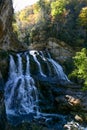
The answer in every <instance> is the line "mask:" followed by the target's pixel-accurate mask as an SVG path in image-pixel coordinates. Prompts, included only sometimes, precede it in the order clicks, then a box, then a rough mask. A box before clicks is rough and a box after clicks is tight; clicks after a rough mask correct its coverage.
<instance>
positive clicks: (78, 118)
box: [75, 115, 83, 122]
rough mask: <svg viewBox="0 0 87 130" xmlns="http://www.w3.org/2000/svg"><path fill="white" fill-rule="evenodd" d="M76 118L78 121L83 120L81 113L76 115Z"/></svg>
mask: <svg viewBox="0 0 87 130" xmlns="http://www.w3.org/2000/svg"><path fill="white" fill-rule="evenodd" d="M75 120H76V121H78V122H83V119H82V117H80V116H79V115H76V116H75Z"/></svg>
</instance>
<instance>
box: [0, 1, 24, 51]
mask: <svg viewBox="0 0 87 130" xmlns="http://www.w3.org/2000/svg"><path fill="white" fill-rule="evenodd" d="M12 20H13V6H12V0H0V49H3V50H17V49H18V48H22V47H21V46H20V44H19V41H18V40H17V39H16V38H15V36H14V34H13V29H12Z"/></svg>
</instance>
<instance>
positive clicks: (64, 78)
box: [40, 51, 70, 82]
mask: <svg viewBox="0 0 87 130" xmlns="http://www.w3.org/2000/svg"><path fill="white" fill-rule="evenodd" d="M40 53H41V58H42V59H43V60H45V61H46V62H47V64H48V62H50V63H51V64H52V66H53V68H54V70H55V72H56V74H57V76H58V79H59V80H60V81H66V82H70V80H69V79H68V77H67V76H66V74H65V73H64V71H63V68H62V66H61V65H60V64H58V63H57V62H56V61H54V60H53V59H52V58H51V56H50V54H49V53H48V52H47V56H48V57H45V55H44V53H43V52H42V51H41V52H40ZM48 68H49V67H48ZM49 70H50V68H49Z"/></svg>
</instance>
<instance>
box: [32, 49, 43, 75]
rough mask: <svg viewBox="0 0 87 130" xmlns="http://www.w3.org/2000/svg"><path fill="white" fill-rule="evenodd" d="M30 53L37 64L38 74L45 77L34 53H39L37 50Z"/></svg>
mask: <svg viewBox="0 0 87 130" xmlns="http://www.w3.org/2000/svg"><path fill="white" fill-rule="evenodd" d="M30 54H31V55H32V56H33V58H34V60H35V62H36V63H37V65H38V69H39V72H40V75H41V76H44V77H46V75H45V74H44V73H43V71H42V68H41V64H40V62H39V61H38V59H37V57H36V54H38V55H39V53H38V52H37V51H30Z"/></svg>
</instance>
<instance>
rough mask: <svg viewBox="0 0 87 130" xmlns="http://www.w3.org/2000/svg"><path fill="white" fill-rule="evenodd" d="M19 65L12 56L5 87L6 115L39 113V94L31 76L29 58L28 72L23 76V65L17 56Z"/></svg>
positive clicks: (18, 55)
mask: <svg viewBox="0 0 87 130" xmlns="http://www.w3.org/2000/svg"><path fill="white" fill-rule="evenodd" d="M17 59H18V63H15V60H14V58H13V56H12V55H11V56H10V65H9V66H10V67H9V72H10V73H9V79H8V81H7V83H6V85H5V106H6V114H7V116H9V115H25V114H29V113H38V111H39V110H38V93H37V88H36V87H35V83H34V80H33V78H32V77H31V76H30V64H29V57H28V55H26V61H27V62H26V70H25V71H26V72H25V75H24V74H23V63H22V57H21V55H20V54H17Z"/></svg>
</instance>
